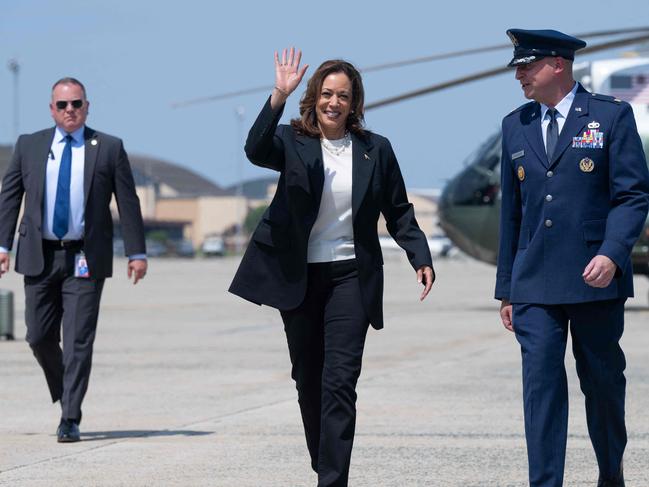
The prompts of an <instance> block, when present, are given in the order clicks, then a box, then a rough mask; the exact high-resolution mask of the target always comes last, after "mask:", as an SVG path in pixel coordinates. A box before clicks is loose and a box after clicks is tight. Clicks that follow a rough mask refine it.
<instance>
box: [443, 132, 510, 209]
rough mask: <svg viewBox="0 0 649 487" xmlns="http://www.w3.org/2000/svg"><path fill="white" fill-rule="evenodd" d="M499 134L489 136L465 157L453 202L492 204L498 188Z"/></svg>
mask: <svg viewBox="0 0 649 487" xmlns="http://www.w3.org/2000/svg"><path fill="white" fill-rule="evenodd" d="M500 142H501V136H500V133H497V134H495V135H493V136H492V137H490V138H489V139H488V140H487V142H485V143H484V144H483V145H482V146H481V147H480V148H479V149H478V150H477V151H476V152H475V153H474V154H472V155H471V156H470V157H469V158H468V159H467V166H466V168H465V169H464V171H462V173H461V174H460V175H459V176H458V179H457V181H456V184H455V187H454V191H453V195H452V198H453V202H454V204H456V205H463V206H481V205H493V204H494V203H495V201H496V199H497V197H498V191H499V188H500V176H499V172H500V171H499V169H500V153H501V147H500Z"/></svg>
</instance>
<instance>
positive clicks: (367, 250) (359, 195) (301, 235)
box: [230, 100, 432, 329]
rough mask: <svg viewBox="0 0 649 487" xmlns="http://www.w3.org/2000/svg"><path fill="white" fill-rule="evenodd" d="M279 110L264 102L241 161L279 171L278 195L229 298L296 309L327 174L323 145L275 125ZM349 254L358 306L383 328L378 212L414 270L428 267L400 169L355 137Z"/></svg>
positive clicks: (376, 140) (386, 147) (367, 139)
mask: <svg viewBox="0 0 649 487" xmlns="http://www.w3.org/2000/svg"><path fill="white" fill-rule="evenodd" d="M282 111H283V107H282V109H280V110H277V111H275V112H274V111H273V110H272V108H271V106H270V100H269V101H268V102H266V104H265V105H264V108H263V109H262V110H261V113H260V114H259V116H258V117H257V120H256V121H255V123H254V125H253V126H252V128H251V129H250V132H249V134H248V139H247V141H246V147H245V150H246V155H247V156H248V159H250V161H251V162H252V163H253V164H255V165H257V166H263V167H268V168H270V169H274V170H275V171H279V172H280V177H279V182H278V185H277V191H276V192H275V196H274V197H273V201H272V202H271V204H270V206H269V207H268V209H267V210H266V212H265V213H264V215H263V217H262V220H261V221H260V223H259V225H258V226H257V229H256V230H255V231H254V233H253V235H252V239H251V241H250V244H249V245H248V248H247V250H246V253H245V255H244V256H243V259H242V261H241V264H240V265H239V269H238V270H237V273H236V275H235V276H234V280H233V281H232V284H231V285H230V292H232V293H234V294H236V295H238V296H241V297H242V298H244V299H247V300H249V301H252V302H254V303H257V304H266V305H268V306H272V307H274V308H277V309H280V310H289V309H293V308H296V307H297V306H299V305H300V304H301V303H302V301H303V300H304V296H305V293H306V287H307V246H308V242H309V234H310V233H311V228H312V227H313V224H314V223H315V220H316V218H317V216H318V210H319V208H320V198H321V196H322V186H323V183H324V170H323V165H322V149H321V146H320V140H319V139H318V138H315V137H308V136H305V135H299V134H296V133H295V132H294V130H293V128H292V127H291V126H287V125H280V126H278V123H279V119H280V117H281V115H282ZM352 158H353V167H352V218H353V227H354V251H355V254H356V261H357V265H358V275H359V279H360V283H361V295H362V297H363V303H362V304H363V306H364V308H365V311H366V312H367V314H368V316H369V319H370V323H371V324H372V326H373V327H374V328H377V329H379V328H383V306H382V301H383V256H382V254H381V247H380V245H379V239H378V235H377V221H378V218H379V213H383V215H384V217H385V220H386V222H387V228H388V231H389V232H390V235H392V237H393V238H394V239H395V240H396V242H397V243H398V244H399V245H400V246H401V247H402V248H403V249H404V250H405V251H406V253H407V255H408V259H409V260H410V264H411V265H412V266H413V268H415V269H419V268H420V267H421V266H424V265H427V266H431V267H432V259H431V256H430V251H429V249H428V243H427V241H426V236H425V235H424V234H423V232H422V231H421V230H420V229H419V226H418V225H417V220H416V219H415V211H414V208H413V206H412V204H410V203H409V202H408V198H407V196H406V188H405V185H404V183H403V178H402V176H401V171H400V170H399V164H398V163H397V159H396V157H395V155H394V152H393V151H392V147H391V145H390V142H389V141H388V139H386V138H385V137H381V136H380V135H377V134H373V133H371V132H366V135H365V136H364V137H359V136H357V135H352Z"/></svg>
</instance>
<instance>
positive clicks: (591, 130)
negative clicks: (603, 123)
mask: <svg viewBox="0 0 649 487" xmlns="http://www.w3.org/2000/svg"><path fill="white" fill-rule="evenodd" d="M598 129H599V122H596V121H594V120H593V121H592V122H590V123H589V124H588V130H587V131H585V132H584V133H583V134H582V135H581V136H577V137H573V138H572V147H573V149H603V148H604V132H600V131H599V130H598Z"/></svg>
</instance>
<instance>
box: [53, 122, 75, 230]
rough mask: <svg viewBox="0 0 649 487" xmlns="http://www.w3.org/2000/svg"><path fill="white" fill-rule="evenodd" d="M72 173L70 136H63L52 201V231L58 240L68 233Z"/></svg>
mask: <svg viewBox="0 0 649 487" xmlns="http://www.w3.org/2000/svg"><path fill="white" fill-rule="evenodd" d="M71 173H72V136H70V135H66V136H65V147H64V148H63V156H62V157H61V166H60V167H59V179H58V182H57V184H56V200H55V201H54V220H53V222H52V231H53V232H54V235H56V236H57V237H58V238H59V239H62V238H63V237H64V236H65V234H66V233H68V225H69V222H70V177H71Z"/></svg>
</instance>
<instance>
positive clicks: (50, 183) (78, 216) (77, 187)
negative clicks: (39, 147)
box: [42, 127, 86, 240]
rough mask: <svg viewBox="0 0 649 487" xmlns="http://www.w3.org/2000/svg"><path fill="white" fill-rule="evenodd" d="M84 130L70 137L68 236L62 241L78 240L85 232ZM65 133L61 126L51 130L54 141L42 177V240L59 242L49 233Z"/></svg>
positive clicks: (52, 233) (52, 219)
mask: <svg viewBox="0 0 649 487" xmlns="http://www.w3.org/2000/svg"><path fill="white" fill-rule="evenodd" d="M83 131H84V127H81V128H79V129H77V130H75V131H74V132H72V133H71V134H70V135H71V136H72V139H73V140H72V167H71V172H70V215H69V225H68V233H66V234H65V235H64V236H63V238H62V239H61V240H81V239H83V231H84V220H83V210H84V196H83V172H84V171H83V169H84V164H85V160H86V157H85V141H84V139H83ZM66 135H68V134H67V132H65V131H64V130H62V129H61V128H60V127H56V129H55V130H54V140H52V146H51V148H50V153H49V156H48V159H47V170H46V176H45V194H44V197H43V227H42V228H43V238H44V239H46V240H59V238H58V237H57V236H56V235H54V232H53V231H52V225H53V223H54V204H55V201H56V187H57V184H58V181H59V168H60V167H61V157H62V156H63V148H64V147H65V136H66Z"/></svg>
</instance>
